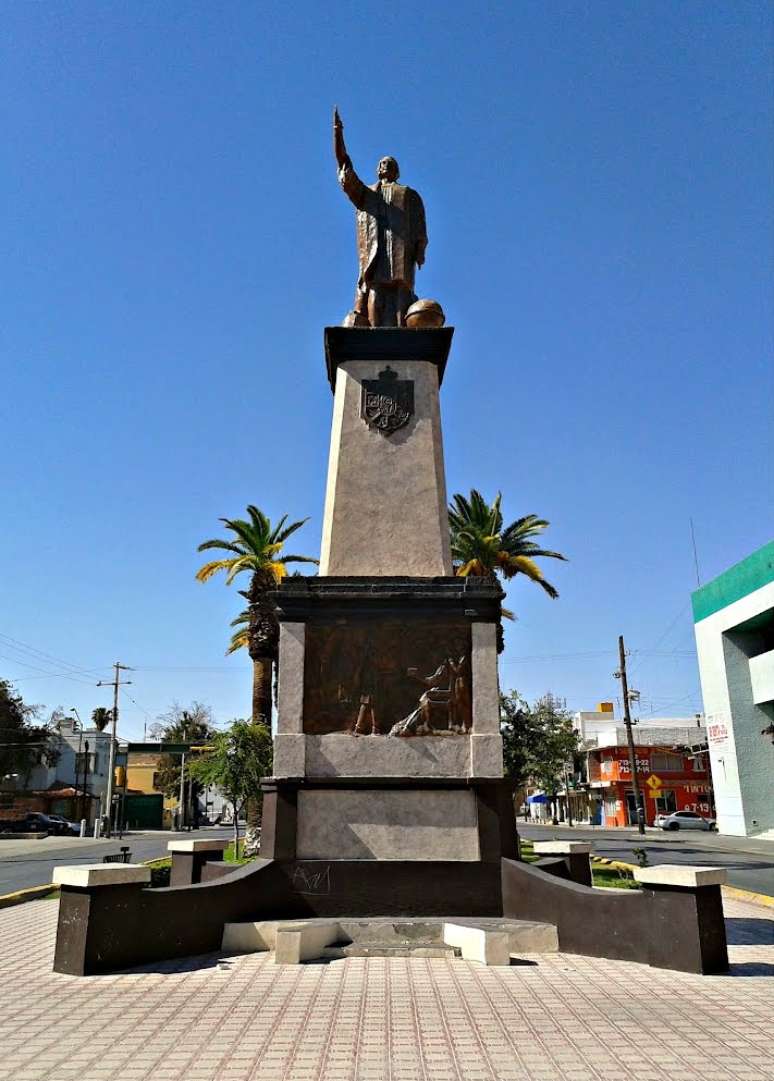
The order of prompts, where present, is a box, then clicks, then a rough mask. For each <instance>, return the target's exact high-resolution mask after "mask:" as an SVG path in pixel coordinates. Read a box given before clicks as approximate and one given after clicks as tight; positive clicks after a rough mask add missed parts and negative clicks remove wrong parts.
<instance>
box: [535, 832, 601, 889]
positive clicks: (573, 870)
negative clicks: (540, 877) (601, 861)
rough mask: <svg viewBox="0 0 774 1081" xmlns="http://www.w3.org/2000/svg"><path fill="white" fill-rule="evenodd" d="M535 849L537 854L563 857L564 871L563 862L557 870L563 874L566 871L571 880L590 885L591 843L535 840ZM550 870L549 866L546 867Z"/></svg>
mask: <svg viewBox="0 0 774 1081" xmlns="http://www.w3.org/2000/svg"><path fill="white" fill-rule="evenodd" d="M532 847H533V849H534V852H535V855H536V856H541V857H551V856H553V857H555V858H556V859H561V860H562V863H563V864H564V871H562V868H561V864H560V865H559V866H558V868H557V870H558V871H561V872H562V874H563V875H564V873H565V872H566V877H567V878H569V879H570V881H571V882H579V883H580V884H581V885H582V886H590V885H591V883H592V876H591V863H590V860H589V857H590V854H591V845H590V844H589V843H588V842H586V841H565V840H560V841H535V843H534V844H533V846H532ZM545 869H546V870H550V868H549V867H546V868H545Z"/></svg>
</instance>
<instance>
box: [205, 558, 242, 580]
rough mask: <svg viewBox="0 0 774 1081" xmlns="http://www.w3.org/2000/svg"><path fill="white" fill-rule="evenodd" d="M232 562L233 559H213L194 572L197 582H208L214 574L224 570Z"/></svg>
mask: <svg viewBox="0 0 774 1081" xmlns="http://www.w3.org/2000/svg"><path fill="white" fill-rule="evenodd" d="M233 562H234V560H233V559H213V560H212V562H211V563H205V564H204V566H203V567H199V569H198V571H197V572H196V580H197V582H208V581H209V580H210V578H212V576H213V575H214V574H217V573H218V571H223V570H226V569H227V568H228V567H230V566H231V564H232V563H233Z"/></svg>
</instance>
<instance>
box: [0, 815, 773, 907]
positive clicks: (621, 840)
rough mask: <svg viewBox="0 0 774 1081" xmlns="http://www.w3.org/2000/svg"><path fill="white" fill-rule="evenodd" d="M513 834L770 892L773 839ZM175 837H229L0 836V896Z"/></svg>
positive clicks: (140, 855) (558, 830)
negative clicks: (689, 866)
mask: <svg viewBox="0 0 774 1081" xmlns="http://www.w3.org/2000/svg"><path fill="white" fill-rule="evenodd" d="M519 833H520V834H521V836H522V837H524V838H529V839H530V840H535V841H539V840H544V841H545V840H551V839H553V838H557V839H559V840H568V839H570V838H572V839H573V840H576V841H591V842H592V844H593V851H594V852H595V853H596V854H597V855H598V856H607V857H608V858H609V859H618V860H623V861H624V862H626V863H636V862H637V859H636V857H635V855H634V853H633V851H632V850H633V849H634V848H644V849H645V850H646V852H647V853H648V859H649V861H650V863H651V864H653V865H655V864H658V863H697V864H702V865H705V866H706V865H707V864H711V865H713V866H719V867H727V868H728V881H729V883H730V885H732V886H739V887H740V888H741V889H744V890H752V891H753V892H754V893H765V894H768V895H770V896H774V842H767V841H758V842H756V841H753V840H749V839H746V838H737V837H723V836H720V835H718V834H715V833H698V832H696V833H694V832H690V833H689V832H681V833H678V834H674V833H660V832H656V831H652V830H649V831H648V832H647V833H646V835H645V839H644V841H643V839H642V838H640V836H639V834H638V833H637V832H636V831H630V830H602V829H591V830H590V829H584V828H583V827H582V826H580V827H577V828H575V829H569V828H568V827H566V826H558V827H557V826H535V825H525V824H524V823H523V822H520V823H519ZM175 837H186V838H190V837H200V838H205V837H228V838H230V837H231V830H230V829H226V828H223V827H215V828H214V829H207V830H198V831H196V832H194V833H170V832H166V831H165V832H159V833H135V834H128V835H127V836H125V837H124V839H123V840H119V839H118V838H113V839H111V840H99V841H95V840H93V839H90V840H86V839H84V840H83V841H81V840H79V839H77V838H72V837H48V838H44V839H42V840H39V841H15V840H2V841H0V895H2V894H5V893H13V892H14V891H15V890H22V889H26V888H27V887H29V886H42V885H44V884H45V883H46V882H50V881H51V877H52V874H53V869H54V867H56V866H58V865H60V864H66V863H101V862H102V857H103V856H105V855H107V854H108V853H117V852H118V851H119V849H120V847H121V845H129V849H130V851H131V858H132V861H133V862H135V863H142V862H143V861H145V860H151V859H154V857H158V856H165V855H166V854H167V842H168V841H171V840H172V839H173V838H175Z"/></svg>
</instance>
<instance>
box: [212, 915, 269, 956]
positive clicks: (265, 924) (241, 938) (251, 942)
mask: <svg viewBox="0 0 774 1081" xmlns="http://www.w3.org/2000/svg"><path fill="white" fill-rule="evenodd" d="M280 923H281V921H279V920H257V921H255V922H254V923H227V924H225V926H224V927H223V940H222V942H221V949H222V950H223V951H224V953H261V952H262V951H264V950H273V949H274V944H275V941H276V937H277V927H278V926H279V925H280Z"/></svg>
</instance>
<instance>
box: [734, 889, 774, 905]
mask: <svg viewBox="0 0 774 1081" xmlns="http://www.w3.org/2000/svg"><path fill="white" fill-rule="evenodd" d="M721 889H722V891H723V896H724V897H729V898H730V899H731V900H732V901H746V902H747V903H748V904H751V905H760V906H761V907H762V908H774V897H770V896H769V895H768V894H767V893H753V892H752V890H742V889H740V888H739V887H738V886H722V887H721Z"/></svg>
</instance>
